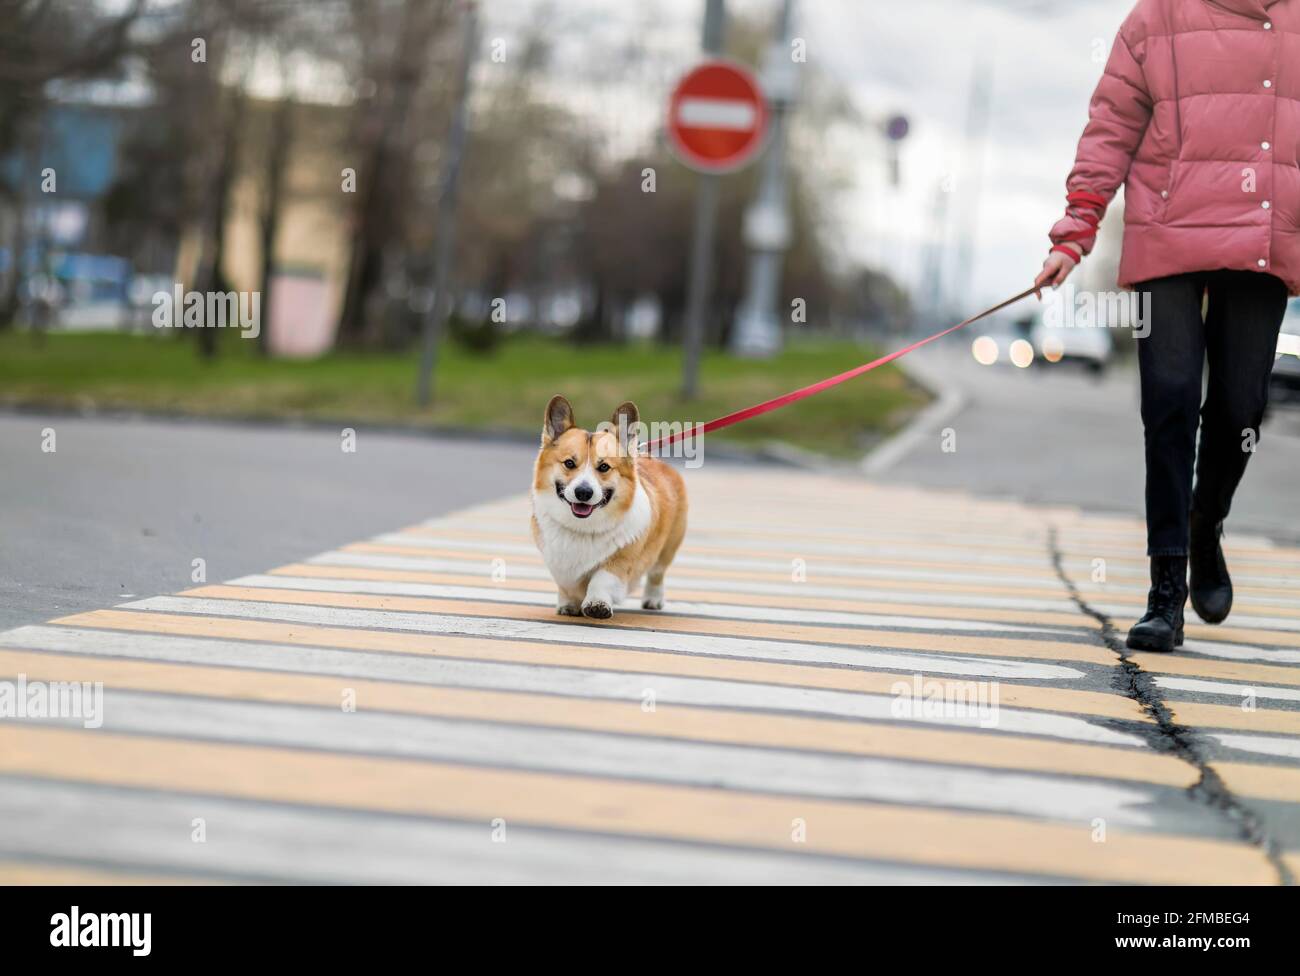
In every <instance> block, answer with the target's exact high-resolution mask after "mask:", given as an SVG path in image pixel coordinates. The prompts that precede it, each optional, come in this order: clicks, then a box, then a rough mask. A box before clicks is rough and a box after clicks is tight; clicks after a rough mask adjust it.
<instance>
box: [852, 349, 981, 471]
mask: <svg viewBox="0 0 1300 976" xmlns="http://www.w3.org/2000/svg"><path fill="white" fill-rule="evenodd" d="M895 365H896V366H897V367H898V368H899V369H900V370H901V371H902V372H903V373H905V374H906V375H907V378H908V379H909V380H911V381H912V382H913V383H915V384H916V385H917V386H920V387H923V388H924V389H926V390H927V391H929V393H930V394H931V395H932V396H933V397H934V398H935V401H934V403H931V404H930V405H929V406H927V407H926V408H925V409H924V410H922V411H921V412H920V413H918V414H917V415H916V416H915V417H913V418H912V419H911V420H910V421H908V423H907V426H905V427H904V428H903V429H902V430H900V431H899V432H898V433H897V434H894V435H893V436H892V437H890V438H887V439H886V440H884V441H882V442H881V443H879V444H877V445H876V446H875V447H873V448H872V449H871V450H870V451H868V452H867V454H866V456H865V457H863V458H862V460H861V461H860V462H858V470H859V471H860V472H861V473H862V474H866V475H878V474H882V473H884V472H885V471H888V470H889V469H890V468H892V467H893V466H894V465H895V464H897V463H898V462H899V461H901V460H902V459H903V458H904V457H906V456H907V455H908V454H910V453H911V452H912V450H913V449H915V448H916V446H917V445H918V444H920V443H921V441H922V440H924V439H925V438H926V437H929V436H931V435H932V434H933V433H934V429H935V428H936V427H939V426H940V425H942V424H945V423H947V421H948V420H949V419H950V418H951V417H954V416H956V414H957V413H958V412H959V411H960V410H961V409H962V408H963V407H964V406H966V402H967V398H966V395H965V394H963V393H961V392H959V391H957V390H951V389H944V388H942V387H941V386H940V385H939V382H938V381H937V380H936V379H934V378H933V377H931V376H929V375H927V373H926V371H925V369H924V368H918V365H917V363H916V362H915V361H912V362H909V361H908V359H907V357H906V356H904V357H902V358H901V359H899V360H897V361H896V362H895Z"/></svg>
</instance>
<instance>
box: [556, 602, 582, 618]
mask: <svg viewBox="0 0 1300 976" xmlns="http://www.w3.org/2000/svg"><path fill="white" fill-rule="evenodd" d="M555 612H556V613H558V614H559V615H560V616H561V617H581V616H582V608H581V607H580V606H578V605H577V604H576V603H564V604H561V605H560V606H558V607H556V608H555Z"/></svg>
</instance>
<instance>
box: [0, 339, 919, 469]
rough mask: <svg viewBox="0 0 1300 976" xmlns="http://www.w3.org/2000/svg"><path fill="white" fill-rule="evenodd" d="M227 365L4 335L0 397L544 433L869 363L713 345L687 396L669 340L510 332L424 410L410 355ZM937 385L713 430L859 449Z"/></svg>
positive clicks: (722, 435)
mask: <svg viewBox="0 0 1300 976" xmlns="http://www.w3.org/2000/svg"><path fill="white" fill-rule="evenodd" d="M222 338H223V342H222V344H221V350H220V354H219V356H218V358H217V359H216V361H215V362H212V363H204V362H201V361H200V360H199V358H198V356H197V354H196V352H195V347H194V342H193V337H192V336H188V335H181V336H178V335H176V334H164V335H154V334H150V335H145V336H127V335H120V334H85V335H58V334H55V335H50V336H48V337H46V338H45V340H44V342H43V343H40V344H38V343H37V342H36V340H35V338H34V337H33V336H32V335H31V334H29V333H26V332H17V331H13V330H8V331H5V332H0V404H7V405H19V404H21V405H29V406H30V405H45V406H52V407H60V408H82V409H84V408H96V409H121V408H129V409H139V410H145V411H149V412H160V413H175V414H193V415H207V416H219V417H241V418H248V417H258V418H267V417H270V418H294V419H309V420H321V421H337V422H339V423H341V424H344V425H353V424H366V423H383V424H400V425H410V426H414V427H423V428H434V427H454V428H475V429H485V430H495V431H502V430H505V431H523V432H527V433H535V432H537V431H539V430H540V427H541V416H542V410H543V408H544V406H545V405H546V401H547V400H548V399H549V398H550V397H551V395H552V394H555V393H563V394H564V395H565V396H567V397H568V398H569V399H570V400H571V401H572V403H573V405H574V409H575V410H576V412H577V415H578V421H579V423H581V424H582V425H583V426H587V427H591V426H594V425H595V424H596V423H597V422H599V421H600V420H603V419H606V418H607V417H608V416H609V414H610V412H611V411H612V409H613V408H614V407H615V406H616V405H617V404H618V403H620V402H622V401H623V400H625V399H630V400H634V401H635V402H636V403H637V405H638V406H639V407H640V409H641V417H642V419H643V420H646V421H650V420H664V421H680V422H690V423H695V422H703V421H706V420H711V419H712V418H714V417H716V416H719V415H721V414H724V413H728V412H730V411H732V410H736V409H738V408H740V407H745V406H748V405H750V404H752V403H757V402H759V401H761V400H765V399H769V398H771V397H773V396H777V395H779V394H781V393H785V392H787V391H788V390H791V389H794V388H795V387H798V386H803V385H806V384H808V383H811V382H813V381H815V380H819V379H822V378H823V377H826V376H829V375H831V374H833V373H836V372H840V371H842V370H845V369H848V368H850V367H852V366H855V365H857V364H858V363H861V362H863V361H865V360H866V359H868V358H871V357H872V356H873V355H874V353H873V351H872V350H871V349H870V348H867V347H865V346H861V345H858V344H855V343H849V342H807V343H800V344H798V345H795V346H792V347H790V348H787V349H786V350H785V351H784V352H783V353H782V354H781V355H780V356H779V357H777V358H775V359H772V360H767V361H744V360H736V359H732V358H730V357H728V356H725V355H723V354H721V353H717V352H711V353H709V354H707V355H706V357H705V360H704V363H703V367H702V370H701V377H700V387H701V390H702V394H701V395H700V396H699V397H698V398H697V399H696V400H693V401H689V402H688V401H684V400H683V399H682V398H681V396H680V393H679V389H680V383H681V357H680V354H679V352H678V351H677V350H676V349H667V348H664V347H661V346H658V345H637V346H626V347H620V346H588V347H578V346H575V345H573V344H572V343H570V342H567V341H563V340H558V339H547V338H541V337H536V336H526V337H525V336H516V337H512V338H510V339H507V340H505V341H504V342H503V343H502V345H501V346H500V348H499V349H498V350H497V351H496V352H495V353H493V354H491V355H477V354H473V353H470V352H468V351H466V350H465V349H463V348H461V347H460V346H458V345H456V344H454V343H450V342H448V343H445V344H444V345H443V348H442V350H441V356H442V359H441V362H440V363H439V366H438V371H437V375H436V379H435V402H434V404H433V406H432V407H430V408H428V409H423V410H422V409H420V408H418V407H417V406H416V404H415V398H414V392H413V391H414V385H415V374H416V356H415V354H414V353H361V352H338V353H333V354H330V355H328V356H326V357H324V358H322V359H316V360H311V361H290V360H263V359H261V358H259V357H258V356H257V354H256V351H255V349H254V348H253V343H251V342H249V341H246V340H240V339H239V338H237V337H236V336H235V335H233V334H231V335H230V336H228V337H227V336H225V335H223V337H222ZM925 399H926V397H925V394H924V393H923V392H922V391H920V390H918V389H917V388H915V387H914V386H913V385H911V384H910V383H909V382H908V381H907V380H906V379H905V377H904V376H903V375H902V374H901V373H899V372H898V371H897V370H895V369H894V368H893V367H892V366H886V367H884V368H882V369H879V370H876V371H874V372H872V373H869V374H868V375H866V376H863V377H861V378H859V379H856V380H852V381H850V382H849V383H846V384H845V385H843V386H841V387H838V388H836V389H834V390H831V391H829V392H827V393H823V394H821V395H819V396H817V397H813V398H811V399H809V400H805V401H803V402H801V403H799V404H796V405H794V406H792V407H787V408H785V409H783V410H778V411H775V412H773V413H770V414H767V415H765V416H763V417H759V418H757V419H755V420H751V421H748V422H747V423H745V424H742V425H740V426H738V427H734V428H729V429H728V430H727V431H725V432H723V431H719V432H718V433H717V434H715V435H712V436H714V437H717V438H718V439H719V440H720V441H726V442H728V443H731V444H739V445H747V446H751V447H752V446H757V445H760V444H762V443H764V442H768V441H784V442H786V443H788V444H792V445H795V446H797V447H800V448H802V449H804V450H808V451H814V452H818V453H822V454H827V455H832V456H837V457H850V456H854V455H857V454H860V453H861V452H862V451H863V450H864V448H865V447H867V446H869V445H870V444H871V443H872V442H874V441H875V440H878V439H879V438H880V437H881V436H883V435H885V434H887V433H889V432H891V431H892V430H894V429H896V428H897V426H898V425H899V424H900V423H902V422H903V421H904V420H905V419H906V418H907V417H908V416H910V415H911V414H912V413H913V412H914V411H915V410H917V409H918V408H919V407H920V406H922V405H923V404H924V402H925Z"/></svg>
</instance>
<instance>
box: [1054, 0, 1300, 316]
mask: <svg viewBox="0 0 1300 976" xmlns="http://www.w3.org/2000/svg"><path fill="white" fill-rule="evenodd" d="M1088 114H1089V119H1088V124H1087V126H1086V127H1085V128H1084V130H1083V136H1082V138H1080V140H1079V152H1078V157H1077V159H1076V160H1075V164H1074V169H1073V170H1071V172H1070V176H1069V179H1068V180H1067V181H1066V189H1067V191H1068V197H1067V199H1068V200H1069V208H1068V210H1067V211H1066V216H1065V217H1064V218H1063V219H1062V220H1061V221H1059V222H1058V223H1057V224H1056V226H1054V227H1053V228H1052V232H1051V238H1052V242H1053V244H1054V245H1056V247H1069V246H1070V245H1071V244H1073V245H1074V246H1076V247H1078V248H1080V249H1082V251H1083V253H1084V254H1087V253H1089V252H1090V251H1091V250H1092V247H1093V244H1094V243H1096V223H1097V221H1098V219H1099V218H1100V215H1101V213H1102V212H1104V210H1105V207H1106V205H1107V204H1108V203H1109V202H1110V200H1111V198H1112V197H1113V196H1114V195H1115V193H1116V191H1117V190H1118V189H1119V186H1120V184H1121V183H1123V184H1124V187H1125V212H1124V251H1123V256H1122V257H1121V259H1120V268H1119V280H1120V284H1121V286H1123V287H1130V286H1132V285H1134V284H1136V283H1138V282H1141V281H1146V280H1148V279H1150V278H1159V277H1163V276H1165V275H1171V274H1179V273H1181V272H1185V271H1212V270H1216V269H1219V268H1229V269H1239V270H1247V269H1248V270H1251V271H1267V272H1269V273H1271V274H1274V275H1276V276H1277V277H1279V278H1281V279H1282V280H1283V281H1285V282H1286V284H1287V287H1288V288H1289V289H1290V291H1291V294H1293V295H1295V294H1300V164H1298V163H1297V157H1298V156H1300V0H1140V2H1139V3H1138V5H1137V6H1136V8H1134V10H1133V12H1132V13H1131V14H1129V16H1128V19H1127V20H1125V21H1124V25H1123V26H1122V27H1121V28H1120V31H1119V36H1118V37H1116V39H1115V44H1114V47H1113V48H1112V49H1111V53H1110V60H1109V61H1108V62H1107V64H1106V72H1105V74H1104V75H1103V76H1102V79H1101V82H1100V83H1099V84H1098V85H1097V90H1096V92H1095V93H1094V94H1093V96H1092V104H1091V106H1090V107H1089V112H1088Z"/></svg>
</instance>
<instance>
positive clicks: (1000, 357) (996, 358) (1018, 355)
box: [970, 318, 1034, 369]
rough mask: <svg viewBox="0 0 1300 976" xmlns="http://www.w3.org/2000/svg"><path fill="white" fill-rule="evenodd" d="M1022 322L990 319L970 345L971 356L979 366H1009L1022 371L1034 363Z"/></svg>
mask: <svg viewBox="0 0 1300 976" xmlns="http://www.w3.org/2000/svg"><path fill="white" fill-rule="evenodd" d="M1028 332H1029V330H1028V327H1027V323H1026V322H1024V321H1013V320H1011V319H1007V318H994V319H990V320H989V321H988V322H987V324H984V325H983V326H982V327H981V330H980V333H979V334H978V335H977V336H976V337H975V339H974V340H972V342H971V344H970V351H971V355H972V356H974V357H975V362H977V363H979V364H980V365H981V366H994V365H998V364H1010V365H1013V366H1019V367H1020V368H1021V369H1024V368H1026V367H1028V366H1030V365H1031V364H1032V363H1033V361H1034V347H1033V345H1032V344H1031V343H1030V341H1029V339H1028Z"/></svg>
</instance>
